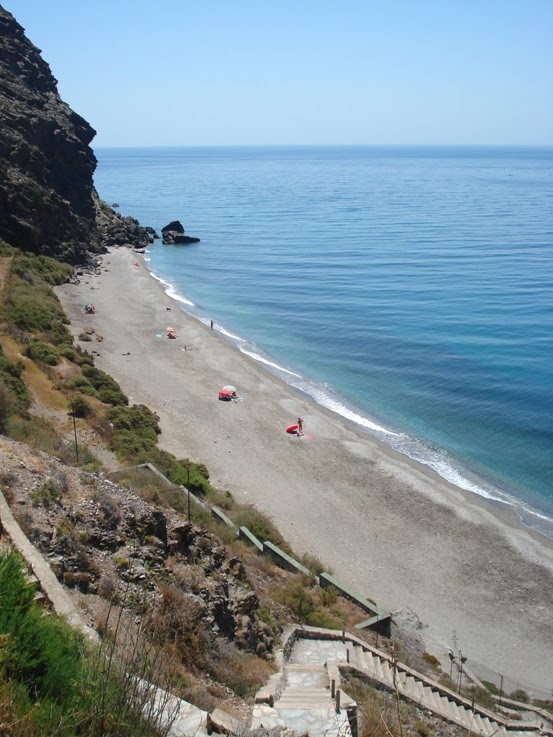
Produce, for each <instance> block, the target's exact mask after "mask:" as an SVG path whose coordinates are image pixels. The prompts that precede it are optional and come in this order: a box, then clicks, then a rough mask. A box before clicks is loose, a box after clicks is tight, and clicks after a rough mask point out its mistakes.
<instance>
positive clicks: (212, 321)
mask: <svg viewBox="0 0 553 737" xmlns="http://www.w3.org/2000/svg"><path fill="white" fill-rule="evenodd" d="M211 329H212V330H213V320H212V321H211Z"/></svg>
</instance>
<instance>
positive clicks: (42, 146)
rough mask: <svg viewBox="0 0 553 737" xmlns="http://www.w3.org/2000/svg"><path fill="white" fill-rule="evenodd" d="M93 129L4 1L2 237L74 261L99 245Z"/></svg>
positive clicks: (0, 14) (0, 49) (0, 37)
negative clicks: (69, 102) (64, 98)
mask: <svg viewBox="0 0 553 737" xmlns="http://www.w3.org/2000/svg"><path fill="white" fill-rule="evenodd" d="M94 135H95V131H94V129H93V128H92V127H91V126H90V125H89V124H88V123H87V122H86V121H85V120H83V118H81V117H80V115H77V113H75V112H73V111H72V110H71V108H70V107H69V106H68V105H67V104H66V103H64V102H63V101H62V100H61V99H60V97H59V95H58V91H57V81H56V79H55V78H54V76H53V75H52V72H51V71H50V67H49V66H48V64H47V63H46V62H45V61H44V60H43V59H42V58H41V56H40V50H39V49H37V48H36V46H34V45H33V44H32V43H31V42H30V41H29V40H28V39H27V38H26V37H25V34H24V30H23V28H22V27H21V26H20V25H19V24H18V23H17V21H16V20H15V18H14V17H13V16H12V15H11V14H10V13H8V12H7V11H6V10H4V8H2V6H0V238H2V239H4V240H6V241H8V242H9V243H11V244H12V245H14V246H18V247H20V248H23V249H25V250H29V251H34V252H36V253H42V254H47V255H50V256H54V257H56V258H59V259H63V260H66V261H70V262H72V263H76V262H78V261H82V260H83V259H84V258H85V255H86V253H87V252H88V251H94V250H97V249H98V247H99V245H98V244H99V238H98V233H97V228H96V213H95V205H94V199H95V192H94V187H93V181H92V175H93V172H94V169H95V167H96V158H95V156H94V154H93V152H92V149H91V148H90V147H89V145H88V144H89V143H90V142H91V141H92V139H93V137H94Z"/></svg>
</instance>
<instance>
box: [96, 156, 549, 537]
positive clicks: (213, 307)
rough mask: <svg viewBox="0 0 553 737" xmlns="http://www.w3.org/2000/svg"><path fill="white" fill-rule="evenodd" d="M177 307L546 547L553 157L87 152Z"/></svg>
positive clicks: (105, 192) (101, 188) (102, 189)
mask: <svg viewBox="0 0 553 737" xmlns="http://www.w3.org/2000/svg"><path fill="white" fill-rule="evenodd" d="M95 153H96V155H97V157H98V160H99V164H98V169H97V172H96V176H95V182H96V187H97V189H98V192H99V194H100V196H101V197H102V198H103V199H105V200H106V201H107V202H108V203H110V204H111V203H113V202H116V203H118V204H119V207H118V210H119V211H120V212H121V213H122V214H124V215H133V216H134V217H137V218H138V219H139V220H140V221H141V223H142V224H143V225H151V226H153V227H154V228H156V230H158V232H159V231H160V230H161V228H162V227H163V226H164V225H166V224H167V223H168V222H169V221H171V220H174V219H179V220H181V222H182V223H183V225H184V226H185V228H186V232H187V233H188V234H190V235H194V236H198V237H200V238H201V243H199V244H197V245H194V246H186V247H184V246H163V245H162V244H161V241H156V242H155V244H154V245H153V246H152V247H151V249H150V252H149V254H148V258H149V266H150V268H151V269H152V271H153V273H154V274H155V275H156V276H157V277H158V278H159V279H161V280H162V281H163V282H164V283H165V284H166V285H167V289H168V293H170V294H171V295H172V296H175V297H177V298H178V299H180V302H181V305H182V307H183V309H186V310H188V311H189V312H192V313H193V314H194V315H196V316H197V317H198V318H200V319H202V320H204V321H205V322H209V320H211V319H213V320H214V322H215V325H216V328H217V329H219V330H221V331H222V332H223V333H224V334H225V335H226V336H227V338H228V339H229V340H231V341H232V342H234V343H235V344H236V345H237V347H238V348H239V349H240V350H242V351H243V352H245V353H247V354H249V355H250V356H251V357H252V358H253V359H254V360H257V361H260V362H261V363H262V364H263V365H264V366H265V367H266V368H267V369H268V370H270V371H272V372H274V373H276V374H278V375H279V376H281V377H282V378H284V379H285V380H286V381H287V382H288V383H290V384H291V385H293V386H294V387H296V388H298V389H300V390H301V391H303V392H306V393H307V394H309V395H310V396H311V397H312V398H313V399H314V400H315V401H317V402H319V403H321V404H323V405H325V406H326V407H328V408H330V409H332V410H334V411H335V412H337V413H338V414H340V415H342V416H343V417H345V418H347V420H348V421H350V422H353V423H355V424H357V425H358V426H359V427H361V428H363V429H364V430H365V431H366V432H367V433H370V434H371V435H374V436H376V437H378V438H379V439H381V440H383V441H384V442H385V443H388V444H389V445H391V446H392V447H393V448H395V449H397V450H399V451H401V452H402V453H405V454H407V455H408V456H410V457H411V458H414V459H417V460H419V461H421V462H422V463H425V464H427V465H428V466H430V467H432V468H433V469H435V470H436V471H437V472H438V473H439V474H441V475H442V476H443V477H444V478H445V479H447V480H448V481H451V482H453V483H454V484H456V485H458V486H461V487H463V488H465V489H468V490H470V491H473V492H474V493H477V494H480V495H482V496H486V497H489V498H492V499H498V500H503V501H505V502H506V503H508V504H510V505H512V508H513V509H515V510H516V512H517V514H518V515H519V516H520V518H521V520H522V521H523V522H524V523H525V524H527V525H529V526H531V527H533V528H535V529H538V530H540V531H542V532H544V533H545V534H548V535H550V536H552V537H553V166H552V164H553V148H515V147H508V148H506V147H445V146H439V147H438V146H436V147H426V146H402V147H391V146H380V147H373V146H325V147H318V146H317V147H308V146H297V147H228V148H227V147H209V148H140V149H136V148H118V149H98V150H97V151H96V152H95Z"/></svg>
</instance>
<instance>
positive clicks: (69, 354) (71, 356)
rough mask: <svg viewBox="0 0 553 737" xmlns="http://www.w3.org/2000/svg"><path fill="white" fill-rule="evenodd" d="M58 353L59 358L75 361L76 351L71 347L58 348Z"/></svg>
mask: <svg viewBox="0 0 553 737" xmlns="http://www.w3.org/2000/svg"><path fill="white" fill-rule="evenodd" d="M58 353H59V354H60V356H63V357H64V358H67V360H68V361H75V355H76V351H75V349H74V348H73V346H71V345H62V346H60V347H59V350H58Z"/></svg>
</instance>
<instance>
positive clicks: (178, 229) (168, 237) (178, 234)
mask: <svg viewBox="0 0 553 737" xmlns="http://www.w3.org/2000/svg"><path fill="white" fill-rule="evenodd" d="M161 237H162V243H164V245H166V246H172V245H188V244H190V243H199V242H200V239H199V238H193V237H192V236H189V235H185V234H184V228H183V226H182V223H181V222H180V220H172V221H171V222H170V223H169V224H168V225H166V226H165V227H164V228H162V229H161Z"/></svg>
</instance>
